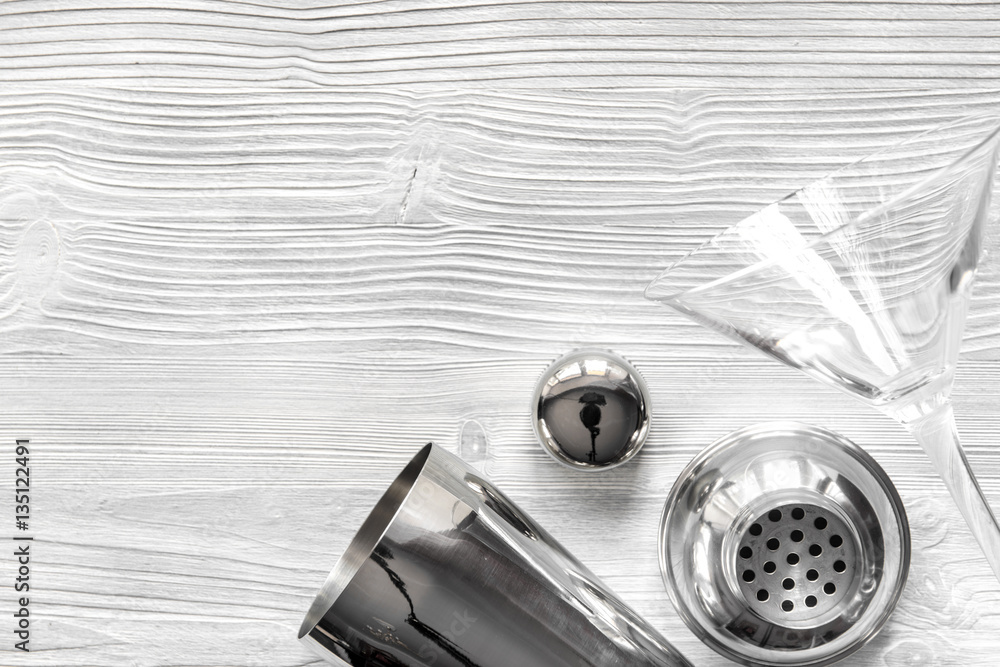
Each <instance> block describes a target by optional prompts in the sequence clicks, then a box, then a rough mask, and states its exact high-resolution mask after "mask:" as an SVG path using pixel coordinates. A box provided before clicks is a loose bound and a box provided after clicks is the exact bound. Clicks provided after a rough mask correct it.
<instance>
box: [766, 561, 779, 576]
mask: <svg viewBox="0 0 1000 667" xmlns="http://www.w3.org/2000/svg"><path fill="white" fill-rule="evenodd" d="M777 569H778V566H777V565H775V564H774V563H773V562H771V561H767V562H766V563H764V571H765V572H767V573H768V574H774V571H775V570H777Z"/></svg>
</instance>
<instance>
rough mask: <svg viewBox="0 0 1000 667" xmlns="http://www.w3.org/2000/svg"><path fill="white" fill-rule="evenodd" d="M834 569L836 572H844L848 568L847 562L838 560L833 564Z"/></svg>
mask: <svg viewBox="0 0 1000 667" xmlns="http://www.w3.org/2000/svg"><path fill="white" fill-rule="evenodd" d="M833 569H834V571H835V572H843V571H844V570H846V569H847V563H845V562H844V561H842V560H838V561H837V562H835V563H834V564H833Z"/></svg>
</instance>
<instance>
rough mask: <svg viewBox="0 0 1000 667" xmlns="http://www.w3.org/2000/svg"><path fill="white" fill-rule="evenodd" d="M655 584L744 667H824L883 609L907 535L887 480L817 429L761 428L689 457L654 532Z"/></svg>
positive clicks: (896, 583)
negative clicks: (658, 578) (658, 574)
mask: <svg viewBox="0 0 1000 667" xmlns="http://www.w3.org/2000/svg"><path fill="white" fill-rule="evenodd" d="M659 560H660V570H661V573H662V575H663V579H664V582H665V583H666V587H667V592H668V594H669V596H670V599H671V601H672V602H673V604H674V606H675V607H676V609H677V611H678V613H679V614H680V616H681V618H682V619H683V620H684V622H685V623H686V624H687V625H688V627H689V628H690V629H691V630H692V631H693V632H694V633H695V634H696V635H698V637H699V638H700V639H701V640H702V641H703V642H704V643H706V644H707V645H708V646H710V647H711V648H713V649H714V650H715V651H716V652H718V653H720V654H721V655H723V656H725V657H727V658H729V659H731V660H734V661H736V662H739V663H742V664H744V665H750V666H754V667H756V666H758V665H766V666H769V667H770V666H774V667H777V666H789V665H808V666H817V667H818V666H821V665H828V664H830V663H833V662H836V661H838V660H841V659H843V658H845V657H846V656H848V655H849V654H851V653H853V652H854V651H857V650H858V649H860V648H861V647H862V646H864V645H865V644H866V643H867V642H869V641H870V640H871V639H872V638H873V637H874V636H875V635H876V634H877V633H878V631H879V630H880V629H881V628H882V626H883V625H884V623H885V622H886V620H888V618H889V616H890V615H891V613H892V611H893V610H894V609H895V606H896V604H897V602H898V601H899V598H900V596H901V595H902V592H903V588H904V586H905V583H906V577H907V574H908V570H909V561H910V534H909V525H908V522H907V519H906V512H905V510H904V508H903V503H902V501H901V500H900V498H899V494H898V493H897V492H896V489H895V487H894V486H893V485H892V482H891V480H890V479H889V477H888V475H887V474H886V473H885V471H884V470H883V469H882V468H881V466H879V465H878V463H877V462H876V461H875V460H874V459H873V458H872V457H871V456H870V455H869V454H868V453H867V452H865V451H864V450H863V449H861V447H859V446H858V445H856V444H855V443H853V442H851V441H850V440H848V439H847V438H844V437H843V436H841V435H839V434H837V433H834V432H832V431H829V430H827V429H824V428H821V427H817V426H812V425H809V424H802V423H799V422H790V421H782V422H769V423H764V424H758V425H754V426H749V427H746V428H742V429H739V430H737V431H734V432H733V433H730V434H729V435H726V436H724V437H722V438H720V439H719V440H717V441H716V442H715V443H713V444H712V445H710V446H709V447H708V448H706V449H705V450H704V451H702V452H701V453H700V454H698V455H697V456H696V457H695V458H694V459H693V460H692V461H691V462H690V463H689V464H688V466H687V467H686V468H685V469H684V471H683V472H682V473H681V475H680V477H679V478H678V479H677V481H676V482H675V483H674V485H673V488H672V489H671V491H670V494H669V496H668V498H667V502H666V504H665V506H664V509H663V515H662V517H661V522H660V534H659Z"/></svg>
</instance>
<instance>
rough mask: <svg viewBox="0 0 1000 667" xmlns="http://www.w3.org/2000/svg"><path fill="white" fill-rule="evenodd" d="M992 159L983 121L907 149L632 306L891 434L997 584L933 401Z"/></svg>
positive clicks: (988, 537)
mask: <svg viewBox="0 0 1000 667" xmlns="http://www.w3.org/2000/svg"><path fill="white" fill-rule="evenodd" d="M998 150H1000V117H994V116H990V117H972V118H964V119H961V120H958V121H953V122H950V123H948V124H946V125H944V126H941V127H938V128H936V129H934V130H930V131H927V132H924V133H923V134H920V135H918V136H916V137H913V138H910V139H907V140H906V141H904V142H902V143H899V144H897V145H895V146H892V147H890V148H887V149H884V150H882V151H880V152H878V153H876V154H874V155H872V156H870V157H868V158H865V159H863V160H860V161H859V162H856V163H854V164H851V165H849V166H847V167H844V168H842V169H840V170H838V171H836V172H834V173H832V174H830V175H829V176H827V177H825V178H823V179H821V180H819V181H816V182H814V183H812V184H810V185H808V186H807V187H805V188H803V189H802V190H799V191H798V192H795V193H793V194H792V195H789V196H788V197H786V198H785V199H782V200H781V201H779V202H776V203H774V204H771V205H770V206H767V207H766V208H764V209H762V210H761V211H759V212H757V213H755V214H753V215H751V216H750V217H749V218H746V219H745V220H743V221H742V222H740V223H738V224H736V225H735V226H733V227H730V228H729V229H727V230H726V231H724V232H722V233H721V234H719V235H718V236H716V237H715V238H713V239H712V240H711V241H709V242H708V243H706V244H705V245H703V246H702V247H700V248H698V249H697V250H695V251H693V252H692V253H690V254H689V255H687V256H686V257H685V258H683V259H682V260H680V261H679V262H677V263H676V264H675V265H673V266H672V267H670V268H669V269H667V270H666V271H665V272H664V273H662V274H661V275H660V276H659V277H658V278H656V280H654V281H653V282H652V283H650V285H649V286H648V287H647V288H646V296H647V297H648V298H650V299H653V300H656V301H660V302H662V303H664V304H666V305H668V306H670V307H672V308H674V309H676V310H678V311H680V312H681V313H684V314H685V315H687V316H689V317H691V318H692V319H694V320H696V321H698V322H699V323H701V324H703V325H705V326H708V327H710V328H712V329H714V330H716V331H718V332H720V333H722V334H725V335H727V336H729V337H731V338H734V339H736V340H737V341H739V342H741V343H744V344H746V345H749V346H750V347H753V348H755V349H758V350H760V351H761V352H763V353H764V354H767V355H768V356H771V357H773V358H775V359H777V360H779V361H781V362H783V363H785V364H788V365H789V366H792V367H794V368H798V369H799V370H802V371H804V372H805V373H807V374H809V375H811V376H812V377H814V378H816V379H818V380H821V381H822V382H825V383H827V384H830V385H833V386H835V387H837V388H839V389H841V390H843V391H845V392H847V393H849V394H852V395H854V396H856V397H857V398H859V399H861V400H862V401H864V402H866V403H868V404H870V405H872V406H874V407H875V408H877V409H879V410H881V411H882V412H884V413H885V414H887V415H889V416H891V417H893V418H894V419H896V420H898V421H899V422H900V423H902V424H903V425H904V426H905V427H906V428H907V429H908V430H909V431H910V433H912V434H913V436H914V438H915V439H916V440H917V442H919V443H920V445H921V447H922V448H923V450H924V451H925V452H926V453H927V455H928V456H929V457H930V459H931V461H932V463H933V465H934V467H935V469H936V470H937V472H938V474H940V475H941V477H942V478H943V479H944V482H945V484H946V485H947V487H948V490H949V491H950V492H951V494H952V497H953V498H954V499H955V502H956V503H957V504H958V507H959V509H960V510H961V512H962V515H963V516H964V517H965V520H966V522H968V524H969V527H970V528H971V530H972V533H973V535H974V536H975V537H976V540H977V541H978V542H979V545H980V547H982V549H983V552H984V553H985V554H986V558H987V560H988V561H989V563H990V566H991V567H992V568H993V572H994V574H995V575H996V576H997V579H1000V525H998V524H997V519H996V517H995V516H994V514H993V512H992V511H991V510H990V506H989V503H988V502H987V501H986V498H985V496H984V495H983V492H982V489H981V488H980V487H979V483H978V482H977V481H976V477H975V475H974V474H973V472H972V469H971V467H970V466H969V462H968V460H967V459H966V457H965V454H964V452H963V451H962V445H961V442H960V440H959V437H958V431H957V429H956V427H955V417H954V413H953V412H952V407H951V402H950V398H949V396H950V393H951V388H952V384H953V380H954V373H955V364H956V362H957V360H958V352H959V347H960V345H961V341H962V333H963V330H964V328H965V319H966V312H967V310H968V305H969V298H970V291H971V287H972V282H973V278H974V276H975V273H976V267H977V265H978V264H979V263H980V261H981V260H982V258H983V256H984V255H985V251H986V249H987V248H986V247H987V245H988V242H987V239H986V238H985V237H984V229H985V228H986V227H987V218H988V217H989V209H990V195H991V191H992V187H993V176H994V172H995V171H996V168H997V155H998ZM994 243H996V241H995V240H994ZM997 245H1000V244H997Z"/></svg>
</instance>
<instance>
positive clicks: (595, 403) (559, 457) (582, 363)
mask: <svg viewBox="0 0 1000 667" xmlns="http://www.w3.org/2000/svg"><path fill="white" fill-rule="evenodd" d="M649 415H650V406H649V392H648V390H647V389H646V383H645V381H644V380H643V379H642V376H641V375H640V374H639V371H637V370H636V369H635V368H634V367H633V366H632V365H631V364H629V363H628V362H627V361H625V360H624V359H622V358H621V357H619V356H617V355H614V354H612V353H610V352H607V351H605V350H594V349H583V350H575V351H573V352H570V353H569V354H567V355H564V356H562V357H560V358H559V359H557V360H556V361H555V362H554V363H553V364H552V365H551V366H549V368H548V369H547V370H546V371H545V373H543V374H542V377H541V378H540V379H539V381H538V383H537V385H536V386H535V394H534V398H533V400H532V426H533V427H534V430H535V434H536V435H537V436H538V439H539V441H540V442H541V443H542V446H543V447H544V448H545V451H546V452H548V453H549V454H550V455H551V456H552V457H553V458H554V459H555V460H556V461H558V462H559V463H562V464H564V465H567V466H569V467H571V468H574V469H576V470H607V469H609V468H613V467H615V466H618V465H621V464H622V463H625V462H626V461H628V460H629V459H631V458H632V457H633V456H635V455H636V453H637V452H638V451H639V448H640V447H642V444H643V442H644V441H645V439H646V434H647V433H648V432H649V422H650V417H649Z"/></svg>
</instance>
